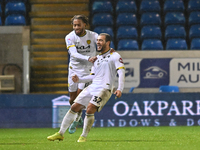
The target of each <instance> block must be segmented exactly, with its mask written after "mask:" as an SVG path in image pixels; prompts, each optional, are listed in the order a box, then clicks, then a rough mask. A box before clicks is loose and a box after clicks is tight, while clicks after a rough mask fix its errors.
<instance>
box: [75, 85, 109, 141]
mask: <svg viewBox="0 0 200 150" xmlns="http://www.w3.org/2000/svg"><path fill="white" fill-rule="evenodd" d="M111 95H112V94H111V92H110V90H107V89H101V91H100V92H99V94H98V96H92V98H91V100H90V103H89V104H88V106H87V110H86V116H85V119H84V126H83V132H82V134H81V136H80V137H79V139H78V141H77V142H86V137H87V135H88V133H89V132H90V129H91V128H92V125H93V123H94V120H95V117H94V113H95V112H96V111H98V112H100V111H101V109H102V108H103V107H104V105H105V104H106V103H107V101H108V100H109V99H110V97H111Z"/></svg>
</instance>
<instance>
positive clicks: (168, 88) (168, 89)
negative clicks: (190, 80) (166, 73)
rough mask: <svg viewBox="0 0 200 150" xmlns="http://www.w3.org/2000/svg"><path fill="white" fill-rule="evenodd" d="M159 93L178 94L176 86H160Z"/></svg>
mask: <svg viewBox="0 0 200 150" xmlns="http://www.w3.org/2000/svg"><path fill="white" fill-rule="evenodd" d="M159 92H179V87H178V86H170V85H162V86H160V87H159Z"/></svg>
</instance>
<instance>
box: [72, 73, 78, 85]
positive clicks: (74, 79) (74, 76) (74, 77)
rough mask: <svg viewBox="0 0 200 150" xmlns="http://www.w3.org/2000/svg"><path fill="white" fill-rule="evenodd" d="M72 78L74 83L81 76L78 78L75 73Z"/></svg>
mask: <svg viewBox="0 0 200 150" xmlns="http://www.w3.org/2000/svg"><path fill="white" fill-rule="evenodd" d="M72 80H73V82H74V83H76V82H78V81H79V78H78V76H77V75H76V74H75V75H73V76H72Z"/></svg>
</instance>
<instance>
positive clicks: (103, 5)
mask: <svg viewBox="0 0 200 150" xmlns="http://www.w3.org/2000/svg"><path fill="white" fill-rule="evenodd" d="M91 13H92V15H94V14H95V13H111V14H112V13H113V6H112V3H111V1H94V2H93V4H92V12H91Z"/></svg>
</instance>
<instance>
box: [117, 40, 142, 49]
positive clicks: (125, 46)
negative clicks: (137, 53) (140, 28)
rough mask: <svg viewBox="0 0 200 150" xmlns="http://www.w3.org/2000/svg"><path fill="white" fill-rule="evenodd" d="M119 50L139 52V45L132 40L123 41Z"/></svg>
mask: <svg viewBox="0 0 200 150" xmlns="http://www.w3.org/2000/svg"><path fill="white" fill-rule="evenodd" d="M117 50H138V43H137V41H136V40H132V39H121V40H119V42H118V45H117Z"/></svg>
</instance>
